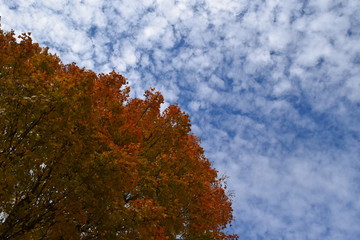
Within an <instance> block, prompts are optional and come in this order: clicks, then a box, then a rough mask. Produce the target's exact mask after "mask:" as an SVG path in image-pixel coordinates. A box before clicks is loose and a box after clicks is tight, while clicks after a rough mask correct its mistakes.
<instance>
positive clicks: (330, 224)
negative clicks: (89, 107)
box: [0, 0, 360, 240]
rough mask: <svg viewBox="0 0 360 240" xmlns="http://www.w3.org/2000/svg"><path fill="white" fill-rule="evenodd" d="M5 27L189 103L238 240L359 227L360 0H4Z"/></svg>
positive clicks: (353, 236) (327, 234)
mask: <svg viewBox="0 0 360 240" xmlns="http://www.w3.org/2000/svg"><path fill="white" fill-rule="evenodd" d="M0 15H1V16H2V28H3V29H6V30H10V29H14V30H15V31H16V32H18V33H21V32H32V37H33V39H34V40H35V41H37V42H39V43H41V45H42V46H49V47H50V48H51V49H52V51H53V52H54V53H57V54H58V55H59V56H60V57H61V59H62V60H63V62H65V63H70V62H76V63H77V64H78V65H79V66H83V67H87V68H90V69H93V70H94V71H96V72H105V73H106V72H109V71H111V70H112V69H115V70H116V71H118V72H119V73H121V74H123V75H124V76H125V77H127V78H128V80H129V82H130V85H131V87H132V90H133V92H132V94H133V96H136V97H141V96H142V94H143V92H144V91H145V90H146V89H149V88H150V87H156V88H157V89H158V90H160V91H161V92H162V93H163V94H164V96H165V98H166V104H165V106H164V107H166V105H167V104H172V103H179V105H180V107H181V108H182V109H183V110H185V111H186V112H188V113H189V114H190V117H191V120H192V124H193V128H192V129H193V132H194V134H195V135H197V136H199V137H200V138H202V140H203V143H202V145H203V147H204V149H205V151H206V155H207V157H208V158H209V159H210V160H211V161H212V162H213V166H214V167H215V168H217V169H218V170H219V171H220V173H222V174H226V175H228V176H229V178H228V185H229V187H230V189H231V190H232V191H233V193H234V195H235V197H234V199H233V202H234V213H235V217H236V222H234V226H233V227H232V228H231V229H230V230H231V231H232V232H234V233H237V234H238V235H239V236H240V237H241V238H240V239H242V240H253V239H258V240H262V239H267V240H281V239H284V240H288V239H291V240H305V239H309V240H318V239H327V240H358V239H360V226H359V222H360V201H359V199H360V148H359V147H360V1H357V0H341V1H340V0H317V1H299V0H286V1H285V0H283V1H280V0H252V1H250V0H222V1H217V0H143V1H132V0H123V1H120V0H112V1H105V0H82V1H76V0H74V1H68V0H37V1H35V0H3V1H1V2H0Z"/></svg>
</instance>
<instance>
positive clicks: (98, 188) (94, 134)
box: [0, 29, 237, 240]
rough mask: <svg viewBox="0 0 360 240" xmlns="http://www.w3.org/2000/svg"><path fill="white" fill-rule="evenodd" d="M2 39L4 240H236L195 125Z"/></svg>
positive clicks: (0, 207) (148, 97)
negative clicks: (229, 231)
mask: <svg viewBox="0 0 360 240" xmlns="http://www.w3.org/2000/svg"><path fill="white" fill-rule="evenodd" d="M129 91H130V89H129V87H128V86H127V82H126V79H125V78H124V77H123V76H121V75H119V74H118V73H116V72H111V73H109V74H95V73H94V72H92V71H90V70H86V69H84V68H79V67H77V66H76V64H67V65H66V64H63V63H62V62H61V61H60V59H59V58H58V57H57V56H56V55H52V54H50V53H49V52H48V49H47V48H41V47H39V45H38V44H37V43H33V42H32V39H31V37H30V34H22V35H20V36H19V39H17V38H15V34H14V32H12V31H11V32H5V31H3V30H1V29H0V239H157V240H160V239H236V238H237V237H236V236H235V235H227V234H225V233H223V230H224V228H225V227H226V226H227V225H228V224H230V222H231V221H232V220H233V216H232V208H231V201H230V200H229V198H228V197H227V196H226V194H225V188H226V186H225V184H224V181H223V179H221V178H219V177H218V176H217V171H216V170H215V169H213V168H211V164H210V163H209V161H208V159H206V158H205V156H204V152H203V149H202V148H201V147H200V145H199V139H198V138H197V137H195V136H193V135H191V128H190V127H191V125H190V122H189V118H188V115H187V114H185V113H184V112H182V111H181V110H180V109H179V108H178V106H176V105H171V106H169V107H168V108H167V109H166V110H165V111H163V112H161V111H160V105H161V104H162V103H163V101H164V99H163V97H162V95H161V94H160V93H159V92H156V91H155V90H154V89H151V90H149V91H146V92H145V99H143V100H142V99H138V98H130V97H129Z"/></svg>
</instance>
